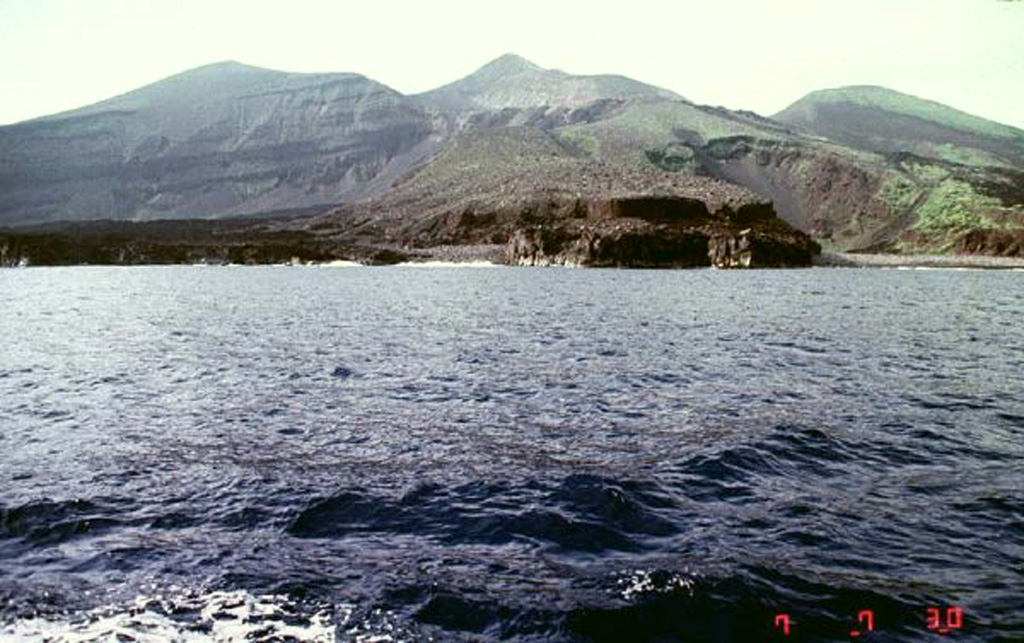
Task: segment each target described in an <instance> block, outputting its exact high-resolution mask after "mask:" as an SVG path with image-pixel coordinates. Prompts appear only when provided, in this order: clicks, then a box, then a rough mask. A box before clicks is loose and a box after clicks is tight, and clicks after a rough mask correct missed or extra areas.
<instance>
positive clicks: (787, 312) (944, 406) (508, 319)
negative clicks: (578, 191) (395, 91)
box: [0, 267, 1024, 642]
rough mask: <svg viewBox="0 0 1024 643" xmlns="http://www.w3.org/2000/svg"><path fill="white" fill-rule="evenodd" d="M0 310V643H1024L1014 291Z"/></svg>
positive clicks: (400, 298) (423, 290)
mask: <svg viewBox="0 0 1024 643" xmlns="http://www.w3.org/2000/svg"><path fill="white" fill-rule="evenodd" d="M0 296H2V297H3V299H4V301H5V302H6V304H5V305H6V312H5V318H4V322H3V323H4V330H5V335H7V336H8V337H9V338H16V339H17V341H8V342H6V343H5V345H4V347H3V349H2V352H0V483H2V484H0V638H2V639H11V640H29V641H35V640H68V641H71V640H74V641H81V640H110V639H111V638H118V637H120V638H121V639H123V640H153V641H156V640H166V639H174V638H177V639H178V640H210V639H214V640H260V641H277V640H313V641H328V640H331V641H333V640H352V641H367V642H369V641H391V640H394V641H427V640H445V641H447V640H471V641H477V640H516V641H626V640H629V641H758V640H783V639H785V640H809V641H819V640H822V641H829V640H835V641H840V640H850V638H851V635H850V632H851V631H853V630H854V629H855V628H858V627H860V628H863V627H864V624H863V622H862V621H860V620H859V619H858V616H859V615H860V614H862V613H863V612H864V611H865V610H870V613H871V615H872V618H873V625H874V626H875V629H876V630H877V631H876V632H874V633H873V634H872V635H871V636H876V637H881V638H879V639H878V640H887V641H920V640H926V639H927V637H928V636H929V633H928V619H929V611H928V610H929V608H933V609H935V610H937V613H938V614H940V616H941V617H942V618H947V615H948V614H962V623H955V624H956V625H958V626H959V627H958V628H957V630H958V631H956V632H954V633H953V634H954V635H955V638H956V639H957V640H966V641H1014V640H1021V639H1024V598H1022V594H1021V592H1020V587H1021V580H1022V578H1021V571H1020V570H1021V568H1022V564H1024V553H1022V552H1024V497H1022V493H1021V491H1022V489H1024V466H1022V464H1024V440H1022V437H1024V400H1022V399H1021V398H1020V396H1019V392H1020V391H1021V390H1024V371H1021V369H1020V368H1019V365H1020V364H1021V363H1022V361H1024V360H1022V358H1024V325H1021V324H1020V323H1019V319H1020V316H1021V313H1022V312H1024V284H1022V283H1021V282H1019V280H1018V279H1017V278H1016V275H1013V274H1010V273H986V272H960V271H958V272H944V271H929V272H925V273H921V272H897V271H843V270H832V271H829V270H805V271H778V272H759V271H749V272H740V273H730V272H715V271H683V272H672V271H670V272H647V271H635V272H625V271H568V270H531V269H518V270H515V269H503V268H495V269H493V270H479V271H478V270H447V269H442V268H438V269H435V270H405V269H398V270H391V269H362V270H351V271H349V270H345V271H332V270H319V269H315V268H289V269H284V268H244V269H241V268H239V269H231V270H227V269H225V270H210V269H206V270H198V269H192V268H188V267H173V268H136V269H106V268H103V269H100V268H75V269H37V270H19V271H4V272H0ZM954 609H959V610H960V612H954V611H951V610H954ZM780 615H786V616H787V617H788V618H789V619H790V625H791V628H792V632H791V635H790V636H789V637H782V636H781V629H780V627H779V624H778V620H777V618H778V617H779V616H780ZM947 620H948V619H947ZM947 624H948V623H947ZM865 633H866V632H865ZM871 636H868V637H867V640H870V639H871Z"/></svg>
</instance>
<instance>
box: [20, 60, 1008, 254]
mask: <svg viewBox="0 0 1024 643" xmlns="http://www.w3.org/2000/svg"><path fill="white" fill-rule="evenodd" d="M809 96H810V97H811V98H808V97H804V99H801V100H802V101H804V102H803V103H801V101H797V102H796V103H794V104H793V105H791V106H790V108H787V110H788V112H787V110H783V112H780V115H776V117H777V118H776V119H775V120H773V119H768V118H765V117H762V116H759V115H756V114H753V113H750V112H743V111H733V110H729V109H725V108H720V107H719V108H716V107H707V106H702V105H697V104H694V103H691V102H689V101H687V100H686V99H684V98H682V97H681V96H679V95H677V94H674V93H673V92H669V91H668V90H663V89H661V88H657V87H653V86H650V85H646V84H644V83H641V82H638V81H635V80H632V79H628V78H625V77H621V76H613V75H589V76H576V75H572V74H569V73H566V72H564V71H560V70H551V69H544V68H542V67H540V66H539V65H536V64H534V63H532V62H530V61H529V60H527V59H525V58H522V57H520V56H517V55H515V54H506V55H503V56H500V57H498V58H496V59H494V60H492V61H490V62H488V63H487V64H485V65H483V66H482V67H480V68H478V69H477V70H476V71H474V72H473V73H471V74H469V75H467V76H465V77H463V78H461V79H458V80H456V81H454V82H452V83H448V84H446V85H443V86H441V87H439V88H436V89H434V90H431V91H429V92H424V93H421V94H414V95H404V94H401V93H400V92H397V91H395V90H394V89H392V88H390V87H388V86H386V85H384V84H382V83H379V82H377V81H375V80H372V79H370V78H368V77H366V76H362V75H360V74H354V73H334V74H332V73H318V74H300V73H293V72H282V71H276V70H268V69H264V68H260V67H253V66H249V65H245V64H242V63H238V62H237V61H222V62H220V63H213V64H211V65H205V66H202V67H199V68H195V69H192V70H187V71H185V72H181V73H179V74H175V75H172V76H169V77H167V78H165V79H163V80H161V81H157V82H156V83H151V84H149V85H146V86H143V87H141V88H138V89H136V90H133V91H131V92H126V93H125V94H122V95H120V96H115V97H112V98H111V99H108V100H106V101H101V102H99V103H96V104H94V105H90V106H86V107H84V108H80V109H78V110H70V111H69V112H62V113H61V114H57V115H52V116H51V117H44V118H41V119H35V120H31V121H24V122H22V123H19V124H16V125H12V126H5V127H0V225H3V224H7V225H10V224H27V223H45V222H46V221H61V220H84V219H97V218H114V219H129V220H147V219H168V218H196V217H214V218H222V217H233V216H249V215H255V214H264V213H268V212H273V211H284V210H292V211H295V210H303V211H311V210H314V209H316V208H318V207H319V208H323V210H325V211H326V210H328V209H332V208H335V207H336V206H338V205H344V204H352V203H357V202H362V201H365V202H367V203H369V204H370V206H369V210H367V209H366V208H363V209H362V211H363V212H368V211H369V212H373V211H375V210H374V208H377V210H381V209H383V208H386V207H388V206H387V204H388V203H391V204H394V201H393V199H392V200H391V201H389V198H388V195H389V194H392V193H394V194H395V195H400V196H401V198H402V199H404V202H405V203H406V205H408V204H410V203H411V204H413V205H412V206H410V207H405V206H403V208H402V211H404V212H406V213H407V216H409V217H418V216H427V214H428V213H432V214H429V216H442V217H443V216H448V215H447V214H445V212H446V211H447V210H446V206H445V203H446V202H450V204H455V203H465V204H472V203H477V204H479V203H484V202H491V200H492V199H491V195H489V194H488V191H490V190H498V191H499V192H500V191H501V190H503V189H504V187H506V186H532V187H529V190H528V191H530V192H531V193H532V194H537V195H540V194H544V193H545V192H544V190H545V189H547V188H551V189H555V186H564V185H568V183H571V181H570V175H571V173H572V172H576V171H579V172H582V174H581V175H580V176H581V177H584V179H581V181H584V182H586V181H591V182H594V181H596V182H600V181H605V182H606V183H607V185H606V186H605V187H604V188H600V189H599V190H598V191H597V192H595V193H594V194H595V195H596V196H595V197H594V198H605V197H604V196H602V195H603V194H605V193H607V194H613V195H619V196H615V197H614V198H620V196H621V195H620V194H619V193H620V192H621V190H619V189H618V188H616V186H619V187H620V188H625V187H627V186H629V185H634V186H654V185H682V184H683V183H685V181H684V182H683V183H680V182H679V181H675V180H674V179H672V180H669V179H670V178H671V177H672V176H677V177H687V176H695V177H701V178H706V179H710V180H713V181H719V182H724V183H726V184H733V185H736V186H741V187H743V188H746V189H748V190H753V192H755V193H757V194H759V195H760V196H761V197H762V198H765V199H770V200H771V201H773V202H774V203H775V208H776V211H777V212H778V214H779V215H780V216H782V217H783V218H784V219H785V220H786V221H787V222H788V223H790V224H791V225H794V226H796V227H798V228H799V229H801V230H804V231H806V232H808V233H810V234H812V235H813V236H815V237H817V238H819V239H821V240H823V242H825V243H826V244H829V245H830V247H837V248H840V249H858V250H864V249H890V250H892V249H899V248H901V247H902V248H905V249H912V248H915V247H924V248H926V249H936V248H938V249H941V248H952V247H954V246H955V244H956V240H957V239H958V238H959V236H960V235H962V234H963V233H964V232H965V231H968V230H977V229H984V230H989V229H999V230H1003V231H1005V230H1006V229H1016V228H1015V226H1018V225H1019V224H1020V222H1021V221H1024V205H1022V204H1024V169H1022V167H1021V166H1022V165H1024V163H1022V162H1021V161H1019V160H1018V157H1017V156H1016V151H1015V150H1016V147H1015V146H1016V142H1015V141H1016V138H1015V137H1016V135H1015V133H1014V128H1010V127H1009V126H1005V127H1006V128H1007V130H1006V131H1010V132H1011V135H1009V136H1008V137H1003V138H1000V137H998V136H987V135H980V134H976V133H972V132H970V131H966V130H963V129H956V127H967V128H968V129H970V125H971V124H972V123H973V124H974V125H975V129H978V127H981V126H978V125H977V123H978V122H980V121H984V119H978V118H977V117H973V116H970V115H967V114H964V113H960V112H956V110H952V108H947V107H946V106H943V105H941V104H939V103H934V101H926V100H924V99H917V98H916V97H912V96H910V95H906V94H901V93H900V92H896V91H894V90H887V89H885V88H879V87H874V86H857V87H853V88H847V89H843V88H840V89H839V90H835V89H833V90H822V92H817V93H812V94H810V95H809ZM854 99H857V101H859V103H858V102H857V101H855V100H854ZM878 104H881V105H883V106H884V107H886V109H883V108H882V107H879V106H878ZM835 105H839V106H840V107H839V108H838V111H837V108H835V107H834V106H835ZM851 105H852V107H851ZM901 105H902V106H903V107H904V109H903V112H907V113H902V114H901V113H899V112H898V111H893V110H895V109H896V108H897V107H900V106H901ZM907 105H909V107H907ZM812 108H813V109H812ZM830 110H831V111H830ZM812 112H813V114H824V115H825V116H829V118H830V119H831V120H829V119H817V120H815V119H813V118H809V117H806V116H804V117H801V114H804V113H807V114H811V113H812ZM935 113H937V114H939V117H938V121H929V120H927V117H928V116H929V114H935ZM951 114H953V115H952V116H951ZM958 114H959V115H958ZM965 119H966V120H965ZM972 119H975V120H972ZM963 122H966V123H967V125H964V124H963ZM958 123H960V124H959V125H958ZM984 123H989V122H988V121H984ZM995 125H997V126H999V124H995ZM830 127H831V128H830ZM1000 127H1003V126H1000ZM981 129H982V131H988V129H990V126H989V125H985V126H984V127H981ZM993 131H994V130H993ZM999 131H1003V130H999ZM534 133H536V134H538V136H534ZM989 133H991V132H989ZM465 136H478V137H481V138H480V139H479V141H478V143H479V144H474V145H470V146H465V145H463V147H462V148H461V149H465V150H470V151H471V154H472V156H473V162H474V163H476V164H477V166H478V168H479V171H477V172H475V173H474V172H468V173H467V172H462V171H461V170H460V171H456V168H455V166H454V165H452V164H453V163H458V162H459V161H457V160H453V159H455V157H453V156H452V155H451V154H444V153H443V152H444V150H445V149H449V148H452V147H453V146H455V147H458V146H459V145H461V144H462V143H460V141H463V138H464V137H465ZM517 137H518V138H519V139H521V141H520V142H519V143H517V142H515V141H514V139H516V138H517ZM542 141H543V143H541V142H542ZM551 146H554V147H551ZM545 150H547V151H545ZM552 153H553V154H556V155H557V156H559V157H560V158H562V159H563V161H562V162H561V165H559V164H554V165H552V164H550V163H548V162H547V161H546V160H545V159H547V158H548V156H547V155H549V154H552ZM517 155H523V156H517ZM510 159H511V160H513V161H515V162H511V163H510V162H508V161H509V160H510ZM573 159H575V160H573ZM577 161H579V162H577ZM559 168H561V169H559ZM566 168H568V169H566ZM573 168H576V169H573ZM585 168H591V169H589V170H588V169H585ZM593 168H604V169H601V170H600V171H596V172H592V171H591V170H592V169H593ZM425 169H426V171H427V175H431V176H436V177H450V180H447V181H446V182H442V183H441V184H438V185H437V186H435V187H431V188H429V189H428V188H427V187H425V184H422V183H417V182H416V181H412V182H411V183H410V177H413V176H415V175H416V173H417V172H423V171H424V170H425ZM566 172H568V173H569V174H566ZM652 172H653V174H650V173H652ZM648 174H649V175H650V176H648ZM656 175H657V176H661V177H662V178H657V177H656ZM424 176H425V175H424ZM484 176H487V177H489V178H488V180H487V181H482V180H478V177H484ZM631 176H633V177H635V176H648V178H645V179H643V180H641V181H639V182H636V181H634V180H633V179H629V178H628V177H631ZM652 177H653V178H652ZM666 177H668V178H666ZM567 182H568V183H567ZM417 185H419V186H420V187H418V188H417V187H416V186H417ZM596 185H597V184H595V186H596ZM402 186H405V188H403V187H402ZM409 186H412V187H409ZM438 186H440V187H438ZM545 186H547V188H546V187H545ZM414 188H415V189H414ZM535 188H536V189H535ZM557 189H558V190H561V192H560V193H561V194H562V195H563V197H564V198H569V196H567V195H568V192H566V190H565V189H563V188H562V187H558V188H557ZM644 189H646V188H644ZM617 190H618V191H617ZM627 196H629V195H627ZM632 196H636V195H635V194H633V195H632ZM563 197H559V198H563ZM630 198H632V197H630ZM375 203H376V204H377V205H373V204H375ZM417 203H419V205H417ZM496 207H497V206H496ZM502 207H503V206H502ZM370 216H371V218H372V217H375V216H377V215H370ZM414 227H415V226H414ZM371 228H372V226H371ZM423 239H424V240H423V242H424V243H429V242H430V238H429V235H428V237H424V238H423Z"/></svg>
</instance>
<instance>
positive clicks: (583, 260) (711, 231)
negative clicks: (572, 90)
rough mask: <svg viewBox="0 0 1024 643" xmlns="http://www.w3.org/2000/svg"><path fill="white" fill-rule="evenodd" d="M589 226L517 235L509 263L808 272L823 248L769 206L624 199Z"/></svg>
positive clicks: (595, 214) (605, 205) (609, 204)
mask: <svg viewBox="0 0 1024 643" xmlns="http://www.w3.org/2000/svg"><path fill="white" fill-rule="evenodd" d="M585 209H586V214H585V215H584V217H583V218H575V219H570V220H565V221H558V222H554V223H551V224H547V225H534V226H526V227H522V228H519V229H517V230H516V231H515V232H514V233H513V234H512V236H511V238H510V239H509V241H508V244H507V247H506V260H507V261H508V263H511V264H515V265H526V266H551V265H563V266H589V267H616V268H693V267H702V266H714V267H717V268H763V267H797V266H809V265H811V260H812V258H813V256H814V255H816V254H817V253H818V252H819V251H820V248H818V246H817V244H816V243H814V242H813V241H812V240H811V239H810V238H809V237H807V235H805V234H803V233H801V232H798V231H796V230H793V229H792V228H790V227H789V226H787V225H785V224H784V223H782V222H781V221H779V220H778V219H777V218H776V217H775V213H774V211H773V210H772V209H771V206H770V205H768V204H748V205H745V206H743V207H742V208H740V209H739V211H733V210H732V209H731V208H729V207H724V208H722V209H721V210H718V211H715V212H710V211H709V210H708V209H707V207H706V205H705V204H704V203H703V202H700V201H695V200H692V199H686V198H678V197H649V196H644V197H625V198H613V199H607V200H595V201H591V202H588V203H587V204H586V208H585Z"/></svg>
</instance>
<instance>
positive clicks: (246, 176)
mask: <svg viewBox="0 0 1024 643" xmlns="http://www.w3.org/2000/svg"><path fill="white" fill-rule="evenodd" d="M432 132H433V130H432V125H431V121H430V118H429V117H428V116H427V115H426V114H425V113H424V112H423V111H422V110H420V109H418V108H417V107H416V106H414V105H413V104H412V103H411V102H410V101H409V99H407V98H406V97H404V96H402V95H401V94H399V93H398V92H396V91H394V90H392V89H390V88H388V87H385V86H384V85H382V84H380V83H377V82H375V81H372V80H370V79H368V78H365V77H363V76H360V75H358V74H293V73H285V72H278V71H272V70H268V69H260V68H257V67H250V66H246V65H242V64H239V63H235V62H225V63H218V64H214V65H209V66H206V67H200V68H198V69H194V70H191V71H187V72H184V73H182V74H178V75H176V76H172V77H170V78H167V79H165V80H162V81H159V82H157V83H154V84H152V85H148V86H146V87H143V88H141V89H138V90H135V91H132V92H129V93H127V94H124V95H122V96H118V97H116V98H112V99H110V100H107V101H104V102H101V103H98V104H95V105H91V106H88V107H85V108H82V109H78V110H73V111H70V112H65V113H62V114H57V115H54V116H48V117H45V118H40V119H36V120H32V121H27V122H23V123H19V124H16V125H11V126H7V127H2V128H0V223H4V224H25V223H39V222H45V221H60V220H88V219H132V220H147V219H167V218H204V217H228V216H237V215H248V214H258V213H268V212H274V211H282V210H295V209H313V210H322V209H324V208H327V207H330V206H333V205H335V204H337V203H339V202H342V201H347V200H353V199H358V198H362V197H365V196H369V195H372V194H375V193H377V192H379V191H381V190H382V189H384V188H385V187H386V186H387V184H388V182H389V181H390V180H391V179H393V178H396V177H398V176H400V175H401V174H403V173H404V172H406V171H407V170H408V169H410V168H411V167H413V166H414V165H416V164H417V163H420V162H422V161H423V160H425V159H426V158H428V157H429V155H430V154H431V153H433V152H434V151H435V149H436V147H437V140H436V138H432V136H431V135H432Z"/></svg>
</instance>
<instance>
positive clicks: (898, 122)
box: [772, 86, 1024, 167]
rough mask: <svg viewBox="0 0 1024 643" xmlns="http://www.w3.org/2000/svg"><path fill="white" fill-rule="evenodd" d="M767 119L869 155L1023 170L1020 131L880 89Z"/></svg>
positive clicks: (828, 98) (852, 91)
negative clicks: (911, 155)
mask: <svg viewBox="0 0 1024 643" xmlns="http://www.w3.org/2000/svg"><path fill="white" fill-rule="evenodd" d="M772 118H774V119H775V120H777V121H779V122H782V123H786V124H788V125H793V126H797V127H800V128H802V129H804V130H806V131H808V132H812V133H814V134H817V135H819V136H825V137H827V138H830V139H832V140H834V141H838V142H840V143H844V144H846V145H849V146H851V147H855V148H858V149H862V150H868V151H871V152H883V153H894V152H912V153H914V154H917V155H919V156H924V157H929V158H934V159H938V160H943V161H949V162H952V163H962V164H968V165H990V166H1008V167H1012V166H1015V165H1016V166H1020V165H1022V164H1024V130H1019V129H1017V128H1015V127H1010V126H1008V125H1002V124H1000V123H996V122H993V121H989V120H986V119H984V118H979V117H977V116H973V115H971V114H967V113H966V112H961V111H959V110H956V109H953V108H952V107H947V106H946V105H943V104H941V103H936V102H934V101H930V100H925V99H923V98H918V97H916V96H911V95H909V94H903V93H900V92H897V91H893V90H891V89H886V88H884V87H874V86H855V87H840V88H837V89H827V90H822V91H817V92H812V93H811V94H808V95H807V96H805V97H803V98H801V99H800V100H798V101H797V102H795V103H793V104H792V105H790V106H789V107H787V108H786V109H784V110H782V111H781V112H779V113H778V114H776V115H775V116H773V117H772Z"/></svg>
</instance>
